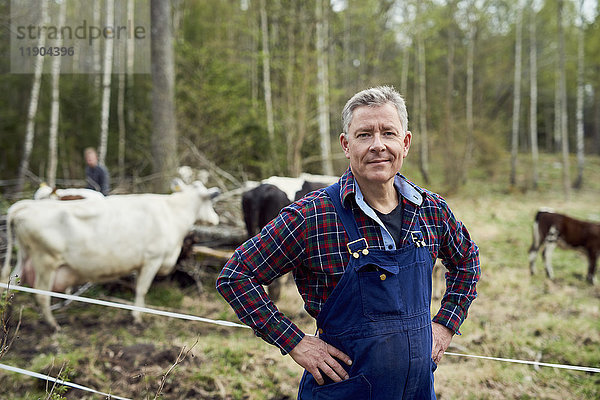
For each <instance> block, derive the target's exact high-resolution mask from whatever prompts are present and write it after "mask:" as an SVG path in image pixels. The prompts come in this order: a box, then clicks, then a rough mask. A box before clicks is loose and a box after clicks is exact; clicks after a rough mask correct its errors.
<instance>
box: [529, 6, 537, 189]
mask: <svg viewBox="0 0 600 400" xmlns="http://www.w3.org/2000/svg"><path fill="white" fill-rule="evenodd" d="M534 6H535V4H534V0H531V1H530V2H529V12H530V16H529V97H530V100H529V137H530V139H531V175H532V185H533V188H534V189H537V186H538V140H537V139H538V138H537V103H538V91H537V39H536V27H535V23H536V16H535V15H536V10H535V8H534Z"/></svg>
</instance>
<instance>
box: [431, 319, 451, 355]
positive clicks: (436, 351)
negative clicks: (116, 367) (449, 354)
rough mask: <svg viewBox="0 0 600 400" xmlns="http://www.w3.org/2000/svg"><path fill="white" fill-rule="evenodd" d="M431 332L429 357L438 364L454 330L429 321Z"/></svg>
mask: <svg viewBox="0 0 600 400" xmlns="http://www.w3.org/2000/svg"><path fill="white" fill-rule="evenodd" d="M431 333H432V336H433V346H432V349H431V358H432V359H433V362H435V363H436V364H439V363H440V361H442V357H443V356H444V353H445V352H446V349H447V348H448V346H450V342H451V341H452V336H454V332H452V331H451V330H450V329H448V328H446V327H445V326H444V325H441V324H438V323H437V322H432V323H431Z"/></svg>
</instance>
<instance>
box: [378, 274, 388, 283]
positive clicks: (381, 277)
mask: <svg viewBox="0 0 600 400" xmlns="http://www.w3.org/2000/svg"><path fill="white" fill-rule="evenodd" d="M386 278H387V276H386V275H385V274H381V275H379V279H381V280H382V281H385V279H386Z"/></svg>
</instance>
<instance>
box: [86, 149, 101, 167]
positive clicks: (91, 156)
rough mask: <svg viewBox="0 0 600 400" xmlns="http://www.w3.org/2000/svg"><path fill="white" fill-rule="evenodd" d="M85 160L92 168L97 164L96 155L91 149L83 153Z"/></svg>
mask: <svg viewBox="0 0 600 400" xmlns="http://www.w3.org/2000/svg"><path fill="white" fill-rule="evenodd" d="M85 162H86V163H87V165H89V166H90V167H92V168H93V167H95V166H96V165H98V156H97V155H96V153H94V152H93V151H88V152H87V153H85Z"/></svg>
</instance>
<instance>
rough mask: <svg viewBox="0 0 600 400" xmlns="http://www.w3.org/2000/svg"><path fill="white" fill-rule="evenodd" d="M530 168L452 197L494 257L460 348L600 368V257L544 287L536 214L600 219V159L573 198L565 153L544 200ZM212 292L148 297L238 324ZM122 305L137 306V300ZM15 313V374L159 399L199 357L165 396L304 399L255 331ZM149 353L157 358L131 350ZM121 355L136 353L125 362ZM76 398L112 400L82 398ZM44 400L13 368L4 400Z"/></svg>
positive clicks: (556, 385)
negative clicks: (591, 276)
mask: <svg viewBox="0 0 600 400" xmlns="http://www.w3.org/2000/svg"><path fill="white" fill-rule="evenodd" d="M413 162H414V161H413ZM519 162H520V164H519V166H520V171H523V175H521V176H519V181H518V183H517V185H516V186H515V187H514V188H508V187H507V185H506V182H505V181H504V178H503V177H506V176H508V175H507V172H506V170H505V169H506V166H505V167H504V169H502V168H499V170H498V171H497V172H496V173H495V174H494V175H493V176H489V175H485V174H481V175H484V177H485V179H481V180H475V178H473V180H472V181H470V183H469V185H468V186H466V187H464V188H463V189H461V191H460V192H459V193H458V194H455V195H448V196H447V200H448V202H449V204H450V206H451V207H452V209H453V211H454V212H455V214H456V215H457V216H459V217H460V218H461V219H462V220H463V222H464V223H465V225H466V226H467V227H468V229H469V231H470V233H471V235H472V237H473V238H474V239H475V240H476V241H477V243H478V245H479V247H480V250H481V263H482V271H483V274H482V277H481V281H480V283H479V285H478V292H479V297H478V299H477V300H476V301H475V302H474V303H473V305H472V307H471V309H470V312H469V317H468V319H467V320H466V322H465V323H464V325H463V326H462V329H461V330H462V336H457V337H455V338H454V340H453V343H452V346H451V348H450V351H453V352H457V353H468V354H475V355H484V356H493V357H503V358H516V359H523V360H537V361H540V362H544V363H557V364H569V365H580V366H591V367H600V307H599V306H600V285H596V286H590V285H589V284H587V283H586V281H585V275H586V273H587V259H586V257H584V256H583V255H582V254H580V253H578V252H574V251H566V250H560V249H557V250H556V251H555V254H554V258H553V264H554V273H555V279H554V280H553V281H549V280H548V279H547V278H546V277H545V272H544V270H543V265H542V262H541V257H538V262H537V264H538V269H537V274H536V275H533V276H531V275H530V273H529V267H528V258H527V252H528V248H529V245H530V243H531V225H532V222H533V217H534V215H535V212H536V211H537V209H538V208H540V207H541V206H545V207H552V208H554V209H555V210H557V211H560V212H564V213H567V214H570V215H573V216H576V217H579V218H585V219H591V220H596V221H600V202H599V201H598V199H599V195H600V158H597V157H596V158H594V157H588V159H587V160H586V162H587V167H586V171H585V175H584V176H585V183H586V188H585V190H582V191H572V193H571V197H570V198H569V199H565V197H564V196H563V194H562V193H561V189H562V185H561V184H560V178H561V174H560V172H561V171H560V169H558V168H556V167H555V165H554V159H553V157H552V156H548V155H545V156H544V157H542V159H541V163H542V166H543V168H540V179H541V181H540V186H539V189H538V190H537V191H533V190H531V189H528V184H529V183H528V179H529V178H528V177H527V176H526V175H525V172H526V171H528V170H529V169H528V168H529V167H530V166H529V165H528V161H527V159H525V158H524V159H523V160H519ZM504 164H506V165H508V163H504ZM504 164H499V165H504ZM571 165H572V166H574V165H575V163H574V162H572V164H571ZM407 175H408V176H410V177H411V178H413V179H414V180H415V181H418V177H419V175H418V173H417V172H415V171H411V170H409V171H408V172H407ZM474 175H475V174H474ZM437 176H439V174H436V175H434V177H437ZM572 176H574V174H573V175H572ZM442 184H443V182H442V181H441V179H440V178H437V180H435V179H434V180H433V182H432V183H431V185H430V186H429V187H430V188H431V189H432V190H434V191H442V189H438V188H442V187H443V185H442ZM598 278H599V280H600V277H598ZM204 289H205V292H204V293H203V294H202V295H199V294H198V293H197V292H195V291H190V290H181V289H179V288H177V287H175V285H174V284H173V283H168V282H164V281H163V282H158V283H155V284H154V285H153V286H152V287H151V289H150V292H149V294H148V296H147V297H146V300H147V303H148V304H150V305H153V306H159V307H166V308H173V309H176V310H177V311H180V312H183V313H190V314H195V315H200V316H203V317H207V318H212V319H225V320H230V321H236V322H237V318H236V317H235V315H234V314H233V312H232V311H231V309H230V308H229V307H228V306H227V305H226V304H225V302H224V301H223V300H222V299H221V298H220V297H219V296H218V295H217V294H216V292H215V291H214V289H213V285H212V284H211V283H210V282H205V285H204ZM94 290H95V291H94V292H93V294H94V295H102V294H104V292H103V290H104V289H103V288H102V287H97V288H96V289H94ZM111 295H114V294H111ZM115 296H117V295H115ZM118 296H119V297H123V298H129V299H131V298H132V297H131V293H128V292H127V289H124V290H123V292H122V293H119V294H118ZM14 303H15V304H14V306H15V307H14V308H15V309H18V307H20V305H24V306H25V310H24V313H23V326H22V327H21V333H20V338H19V340H16V341H15V343H14V344H13V347H12V348H11V349H10V351H9V352H8V353H7V354H6V355H5V356H4V358H3V359H2V362H3V363H6V364H8V365H14V366H17V367H21V368H26V369H30V370H35V371H36V372H39V371H42V370H45V369H47V368H49V367H50V366H51V365H54V366H55V367H54V368H55V369H56V371H58V368H59V367H60V365H61V363H62V362H64V361H68V365H69V378H70V379H71V380H72V381H73V382H76V383H80V384H83V385H86V386H90V387H93V388H95V389H97V390H101V391H105V392H112V393H114V394H118V395H121V396H131V397H134V398H136V399H152V398H154V395H155V393H156V391H157V387H158V383H159V381H160V379H161V377H162V375H163V374H164V373H165V372H166V371H167V370H168V369H169V367H170V366H171V365H173V363H174V362H175V359H176V356H177V354H178V352H179V349H181V348H182V347H184V346H185V347H186V348H188V349H189V348H190V347H193V348H192V350H191V351H190V353H189V354H188V356H187V358H186V359H185V360H184V361H183V362H182V363H181V364H180V365H177V367H176V368H174V370H173V371H172V372H171V374H170V375H169V376H168V377H167V380H166V384H165V388H164V391H163V393H162V398H165V399H186V398H199V399H248V400H282V399H292V398H295V396H296V391H297V385H298V382H299V380H300V377H301V374H302V370H301V368H300V367H298V366H297V365H296V364H295V363H294V361H293V360H291V358H290V357H289V356H286V357H283V356H281V354H280V352H279V350H278V349H276V348H275V347H273V346H270V345H268V344H266V343H264V342H263V341H262V340H260V339H258V338H256V337H255V336H254V335H253V334H252V332H251V331H250V330H248V329H240V328H225V327H218V326H214V325H209V324H204V323H194V322H189V321H181V320H174V319H167V318H163V317H156V316H146V317H145V319H144V325H143V326H142V327H136V326H135V325H133V324H132V323H131V316H130V314H129V312H127V311H124V310H112V309H107V308H105V307H100V306H90V305H84V304H81V303H79V304H76V303H72V304H71V305H70V306H69V307H67V308H65V309H61V310H59V311H56V312H55V316H56V317H57V319H58V320H59V322H60V323H61V325H62V326H63V330H62V331H61V332H59V333H55V334H52V332H51V331H50V330H49V329H48V328H47V327H46V326H45V325H41V324H40V322H39V321H40V317H39V314H38V313H37V306H36V305H35V302H34V300H33V297H32V296H30V295H28V294H22V293H16V294H15V297H14ZM278 306H279V307H280V309H281V310H282V311H283V312H285V313H286V314H287V315H290V316H291V318H292V319H293V320H294V321H295V322H296V323H298V325H300V326H301V328H302V329H304V330H305V331H306V332H312V331H314V322H313V321H312V319H311V318H309V317H308V316H307V315H306V313H304V311H303V310H302V304H301V301H300V298H299V296H298V294H297V292H296V290H295V287H294V286H293V284H288V285H285V286H284V289H283V292H282V298H281V300H280V301H279V302H278ZM437 306H439V301H434V304H433V306H432V310H434V311H435V310H436V307H437ZM140 344H144V345H151V347H148V348H147V350H146V351H142V352H137V353H135V354H130V353H128V352H127V351H128V349H129V348H135V347H134V346H136V345H140ZM132 346H133V347H132ZM120 353H123V354H124V355H123V356H122V357H121V358H119V354H120ZM126 356H127V357H126ZM128 357H129V358H128ZM435 379H436V392H437V394H438V399H442V400H446V399H477V400H479V399H597V398H600V374H598V373H586V372H580V371H569V370H564V369H554V368H547V367H540V368H534V367H533V366H528V365H520V364H512V363H504V362H498V361H490V360H479V359H471V358H463V357H457V356H451V355H446V356H445V357H444V359H443V360H442V362H441V364H440V366H439V368H438V370H437V372H436V375H435ZM64 396H65V397H66V398H68V399H71V398H82V399H93V398H98V397H97V396H92V395H89V394H85V393H83V392H81V391H76V390H69V391H68V392H67V393H66V394H64ZM44 397H45V389H44V385H43V384H40V383H39V382H35V380H34V379H32V378H27V377H24V376H19V375H14V374H9V373H6V372H2V371H0V398H11V399H25V398H28V399H29V398H44Z"/></svg>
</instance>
